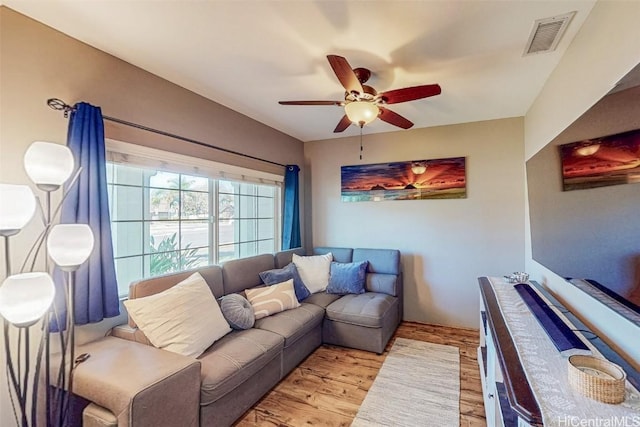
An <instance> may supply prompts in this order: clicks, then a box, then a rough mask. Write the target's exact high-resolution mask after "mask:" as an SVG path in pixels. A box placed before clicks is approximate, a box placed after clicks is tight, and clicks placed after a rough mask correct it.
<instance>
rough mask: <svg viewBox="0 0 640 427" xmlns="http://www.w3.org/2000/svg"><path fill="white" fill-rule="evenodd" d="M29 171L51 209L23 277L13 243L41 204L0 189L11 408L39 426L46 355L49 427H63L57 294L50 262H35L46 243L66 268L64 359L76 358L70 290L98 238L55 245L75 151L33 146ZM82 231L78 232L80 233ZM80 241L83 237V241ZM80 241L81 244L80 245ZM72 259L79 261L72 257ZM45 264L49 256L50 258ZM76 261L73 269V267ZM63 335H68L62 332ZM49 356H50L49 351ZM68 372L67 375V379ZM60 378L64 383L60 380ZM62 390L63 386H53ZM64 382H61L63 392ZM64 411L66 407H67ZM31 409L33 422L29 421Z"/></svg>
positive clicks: (19, 190) (70, 234) (67, 232)
mask: <svg viewBox="0 0 640 427" xmlns="http://www.w3.org/2000/svg"><path fill="white" fill-rule="evenodd" d="M24 163H25V170H26V171H27V174H28V175H29V177H30V178H31V179H32V181H33V182H34V183H35V184H36V186H37V187H38V188H39V189H40V190H42V191H45V192H46V206H45V208H43V207H42V206H40V210H41V212H42V213H43V222H44V230H43V231H42V232H41V233H40V235H39V236H38V238H37V239H36V241H35V242H34V244H33V246H32V247H31V249H30V250H29V251H28V252H27V254H26V256H25V259H24V263H23V264H22V268H21V269H20V272H19V273H15V274H14V272H13V269H12V266H11V251H10V249H11V248H10V238H12V237H13V236H15V235H16V234H18V233H19V232H20V230H22V228H24V227H25V226H26V225H27V224H28V223H29V221H30V220H31V218H32V217H33V214H34V212H35V208H36V198H35V197H34V195H33V192H32V191H31V189H30V188H29V187H28V186H26V185H12V184H2V183H0V236H1V237H2V238H3V240H4V247H5V253H4V256H5V273H6V278H5V280H4V281H3V283H2V286H0V315H1V316H2V318H3V320H2V322H3V331H4V352H5V356H6V362H7V381H8V386H9V387H8V388H9V395H10V399H11V403H12V408H13V411H14V414H15V419H16V424H17V425H19V426H22V427H29V426H32V427H33V426H35V425H36V422H37V421H36V406H37V398H38V382H39V378H40V367H41V361H42V355H43V352H44V353H45V356H46V358H45V360H46V363H45V377H46V379H45V383H46V385H47V390H45V393H44V395H45V396H47V404H46V407H47V426H49V425H52V424H55V425H62V423H63V422H64V415H66V410H61V411H60V417H58V418H57V420H51V417H50V416H49V412H50V411H49V409H50V405H49V401H48V396H49V384H50V383H51V382H50V378H49V371H50V366H49V363H48V362H49V360H50V347H49V313H50V310H51V307H52V302H53V299H54V294H55V287H54V284H53V280H52V278H51V275H50V274H49V268H48V262H46V260H45V266H46V267H45V271H44V272H34V271H33V270H34V268H35V265H36V260H37V259H38V255H39V252H40V250H41V248H42V247H43V244H44V242H45V241H47V245H46V246H47V248H48V250H53V252H54V253H55V257H54V256H53V255H52V258H53V260H54V262H56V263H57V264H58V263H59V265H60V266H61V268H62V269H63V270H66V271H68V273H67V285H68V286H65V287H64V289H65V291H66V292H67V293H68V295H67V298H66V300H67V301H70V303H69V302H68V304H69V305H68V310H67V314H68V315H67V319H66V320H65V322H63V325H67V326H68V327H67V328H66V329H67V331H66V334H64V333H63V332H61V333H60V334H61V335H60V336H61V353H64V354H66V352H67V351H70V352H71V354H72V355H73V350H72V348H73V345H74V344H75V343H74V328H73V327H72V324H73V323H72V322H73V308H74V303H73V300H74V293H73V292H69V287H73V286H74V285H73V284H72V282H73V277H72V275H73V273H72V272H73V271H75V270H77V268H78V267H79V266H80V265H81V264H82V263H83V262H84V261H85V260H86V259H87V257H88V256H89V254H90V252H91V249H92V248H93V234H92V233H91V230H90V229H89V227H88V226H86V225H84V226H81V227H80V228H74V227H71V228H69V227H68V226H67V227H63V226H60V227H61V228H60V229H58V231H56V232H55V233H54V238H53V239H52V240H51V242H50V241H49V240H50V239H51V235H50V234H51V232H52V231H53V229H54V228H57V227H58V226H56V227H52V220H53V218H55V216H56V214H57V213H58V211H59V209H60V205H61V203H62V202H60V205H58V207H57V208H56V210H55V211H54V213H53V214H52V213H51V193H52V192H53V191H56V190H58V189H59V188H60V187H61V186H62V184H63V183H64V182H66V181H67V180H68V179H69V177H70V175H71V172H72V170H73V167H74V162H73V155H72V153H71V151H70V150H69V149H68V147H66V146H65V145H60V144H55V143H49V142H41V141H37V142H34V143H33V144H31V145H30V146H29V148H28V149H27V151H26V153H25V159H24ZM78 175H79V171H78V172H77V173H76V175H75V176H74V178H73V179H72V181H71V183H70V185H69V187H71V186H72V185H73V184H74V183H75V181H76V179H77V177H78ZM66 194H67V193H66V192H65V193H64V194H63V196H62V200H64V197H65V196H66ZM79 229H82V231H80V232H78V231H77V230H79ZM78 236H81V237H78ZM78 239H80V240H78ZM78 249H81V251H82V253H83V255H82V256H83V257H84V259H81V258H80V257H78V255H77V250H78ZM70 253H73V254H74V255H69V254H70ZM45 259H46V256H45ZM70 259H71V262H72V263H73V265H69V264H68V262H69V260H70ZM39 322H40V323H41V325H42V326H41V329H42V335H41V340H40V344H39V347H38V352H37V356H36V357H35V370H34V372H31V365H32V362H34V360H32V355H31V349H30V331H31V328H32V327H33V326H34V325H36V324H37V323H39ZM60 329H63V328H62V327H61V328H60ZM13 333H17V345H16V346H12V344H11V334H13ZM45 350H46V351H45ZM73 368H74V363H71V364H70V365H69V368H67V367H66V365H65V364H61V366H60V371H61V372H65V374H64V375H63V376H62V378H63V379H64V378H71V374H72V370H73ZM67 372H68V373H67ZM59 378H60V377H59ZM54 384H55V385H56V386H60V384H61V382H60V381H57V382H55V383H54ZM68 384H69V386H68V387H66V388H67V389H68V394H70V393H71V389H70V387H71V383H70V381H69V383H68ZM64 386H65V381H64V380H63V381H62V387H63V388H64ZM63 407H65V408H66V407H67V406H65V405H63ZM29 409H30V410H31V416H30V417H29Z"/></svg>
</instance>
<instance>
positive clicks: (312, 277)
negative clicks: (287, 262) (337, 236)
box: [292, 252, 333, 294]
mask: <svg viewBox="0 0 640 427" xmlns="http://www.w3.org/2000/svg"><path fill="white" fill-rule="evenodd" d="M331 261H333V255H332V254H331V252H329V253H328V254H325V255H313V256H300V255H297V254H293V258H292V262H293V263H294V264H295V266H296V268H297V269H298V273H300V277H301V278H302V281H303V282H304V285H305V286H306V287H307V289H309V292H311V293H312V294H315V293H317V292H322V291H324V290H325V289H327V285H328V284H329V271H330V270H331Z"/></svg>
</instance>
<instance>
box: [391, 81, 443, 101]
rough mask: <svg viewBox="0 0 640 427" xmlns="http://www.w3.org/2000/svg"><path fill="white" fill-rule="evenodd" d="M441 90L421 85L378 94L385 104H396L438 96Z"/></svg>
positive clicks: (435, 86) (436, 86)
mask: <svg viewBox="0 0 640 427" xmlns="http://www.w3.org/2000/svg"><path fill="white" fill-rule="evenodd" d="M441 92H442V89H440V85H437V84H434V85H422V86H413V87H405V88H403V89H395V90H390V91H387V92H383V93H381V94H380V96H381V98H382V100H383V102H384V103H385V104H398V103H400V102H407V101H414V100H416V99H422V98H428V97H430V96H435V95H440V93H441Z"/></svg>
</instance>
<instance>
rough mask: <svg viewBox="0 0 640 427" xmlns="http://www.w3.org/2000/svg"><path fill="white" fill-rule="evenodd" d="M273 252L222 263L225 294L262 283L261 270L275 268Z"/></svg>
mask: <svg viewBox="0 0 640 427" xmlns="http://www.w3.org/2000/svg"><path fill="white" fill-rule="evenodd" d="M274 260H275V258H274V256H273V254H262V255H256V256H252V257H249V258H240V259H234V260H231V261H227V262H225V263H224V264H222V278H223V283H224V294H225V295H227V294H233V293H238V292H242V291H244V290H245V289H247V288H255V287H256V286H260V285H261V284H262V279H260V272H262V271H267V270H273V269H274V268H275V261H274Z"/></svg>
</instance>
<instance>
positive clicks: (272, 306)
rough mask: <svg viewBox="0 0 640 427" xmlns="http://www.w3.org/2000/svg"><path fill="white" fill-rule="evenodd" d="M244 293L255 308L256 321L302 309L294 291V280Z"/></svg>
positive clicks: (247, 290)
mask: <svg viewBox="0 0 640 427" xmlns="http://www.w3.org/2000/svg"><path fill="white" fill-rule="evenodd" d="M244 293H245V294H246V295H247V299H248V300H249V302H250V303H251V305H252V306H253V313H254V314H255V316H256V320H258V319H262V318H263V317H267V316H271V315H272V314H276V313H280V312H281V311H285V310H290V309H292V308H296V307H300V303H299V302H298V298H296V293H295V291H294V289H293V279H289V280H287V281H286V282H282V283H278V284H275V285H271V286H262V287H258V288H253V289H246V290H245V291H244Z"/></svg>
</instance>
